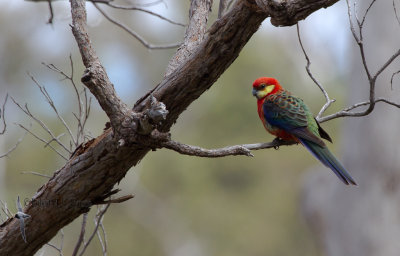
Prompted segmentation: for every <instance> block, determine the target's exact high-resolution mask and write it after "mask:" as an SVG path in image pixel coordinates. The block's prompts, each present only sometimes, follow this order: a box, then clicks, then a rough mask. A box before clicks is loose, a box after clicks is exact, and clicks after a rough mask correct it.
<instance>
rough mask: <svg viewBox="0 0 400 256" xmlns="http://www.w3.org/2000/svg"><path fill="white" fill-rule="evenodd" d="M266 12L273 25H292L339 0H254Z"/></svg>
mask: <svg viewBox="0 0 400 256" xmlns="http://www.w3.org/2000/svg"><path fill="white" fill-rule="evenodd" d="M255 1H256V2H257V5H258V6H259V7H260V8H261V9H263V11H264V12H266V13H268V14H269V16H270V17H271V23H272V25H274V26H277V27H278V26H292V25H294V24H296V23H297V22H298V21H299V20H303V19H305V18H306V17H308V15H310V14H311V13H313V12H315V11H316V10H318V9H321V8H328V7H329V6H331V5H333V4H334V3H336V2H338V1H339V0H307V1H304V0H285V1H282V0H255Z"/></svg>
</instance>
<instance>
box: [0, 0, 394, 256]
mask: <svg viewBox="0 0 400 256" xmlns="http://www.w3.org/2000/svg"><path fill="white" fill-rule="evenodd" d="M0 2H1V3H2V5H1V6H2V7H3V8H1V10H0V31H1V32H0V59H1V62H0V101H1V102H3V100H4V98H5V97H6V94H7V93H8V95H9V96H10V97H13V98H14V99H15V101H17V102H19V103H20V104H21V105H24V104H25V103H26V104H27V105H28V107H29V109H30V110H31V112H32V113H33V114H34V115H35V116H36V117H38V118H40V119H41V120H42V121H43V122H45V123H46V125H48V127H49V128H50V129H51V130H52V131H53V133H54V134H55V135H56V136H58V135H60V134H63V133H65V135H64V136H62V137H61V140H62V141H63V142H65V143H66V144H69V137H68V133H67V131H66V130H65V128H64V126H63V125H62V124H61V123H60V122H59V120H58V119H57V116H56V114H55V113H54V112H53V111H52V110H51V108H50V107H49V105H48V104H47V102H46V101H45V99H44V97H43V95H42V94H41V93H40V91H39V90H38V88H37V87H36V86H35V84H34V82H33V81H32V80H31V78H30V77H29V76H28V74H27V73H30V74H31V75H32V76H34V77H35V78H36V80H37V81H38V82H39V83H40V84H41V85H42V86H45V87H46V89H47V91H48V92H49V94H50V95H51V96H52V98H53V100H54V102H55V104H56V106H57V108H58V110H59V112H60V114H61V115H62V116H63V117H64V118H65V119H66V121H67V122H68V123H69V124H70V125H71V127H72V129H73V130H74V131H75V130H76V125H77V124H76V120H75V118H74V116H73V114H72V113H73V112H77V104H76V103H77V102H76V98H75V96H74V95H75V92H74V89H73V88H72V87H71V85H70V84H69V83H68V81H65V80H62V77H61V76H60V75H59V74H57V73H55V72H53V71H51V70H49V69H48V68H47V67H45V66H44V65H43V64H42V62H44V63H47V64H54V65H55V66H57V67H58V68H59V69H61V70H63V71H64V72H65V73H68V74H69V73H70V72H71V66H70V61H69V56H70V55H71V56H72V60H73V63H74V72H75V80H76V82H77V83H78V84H79V80H80V77H81V75H82V73H83V70H84V68H83V66H82V63H81V59H80V55H79V52H78V50H77V46H76V43H75V41H74V39H73V36H72V34H71V31H70V27H69V24H70V23H71V15H70V9H69V3H68V2H67V1H56V2H54V3H53V8H54V15H55V16H54V20H53V24H46V22H47V21H48V19H49V16H50V13H49V9H48V4H47V3H46V2H40V3H34V2H28V1H5V0H0ZM214 2H215V3H214V5H213V12H212V14H211V17H210V21H209V24H212V22H213V21H215V20H216V13H217V11H218V1H214ZM117 3H118V2H117ZM121 3H122V4H126V3H128V2H121ZM136 3H139V2H136ZM140 3H145V2H144V1H142V2H140ZM368 4H369V3H367V2H365V3H362V4H361V6H359V7H357V9H358V11H359V13H360V14H359V15H360V16H361V15H362V14H363V13H364V12H365V10H366V8H367V7H368ZM393 4H395V5H397V6H400V2H399V1H394V2H392V1H380V2H378V3H376V4H375V6H374V7H373V8H372V9H371V11H370V14H369V16H368V17H367V21H366V22H365V25H364V26H365V31H364V40H365V44H366V45H365V47H366V52H367V62H368V65H369V66H370V68H371V71H372V73H375V72H376V70H378V69H379V68H380V67H381V66H382V64H383V63H384V62H386V60H387V59H388V58H389V57H390V56H391V55H392V54H393V53H394V52H395V51H396V50H397V47H398V46H399V45H400V44H399V42H400V22H398V20H396V16H395V12H394V10H393ZM101 7H102V9H103V10H106V11H107V13H109V14H110V15H112V16H113V17H115V18H118V20H120V21H121V22H123V23H124V24H126V25H129V27H131V28H132V29H133V30H134V31H136V32H137V33H139V34H140V35H142V36H143V37H144V38H146V40H147V41H148V42H150V43H152V44H168V43H175V42H179V41H180V40H181V39H182V37H183V35H184V28H183V27H180V26H176V25H172V24H170V23H167V22H165V21H163V20H160V19H158V18H156V17H153V16H150V15H148V14H145V13H142V12H137V11H118V10H113V9H110V8H107V7H104V6H101ZM147 8H148V9H149V10H152V11H154V12H157V13H159V14H162V15H164V16H166V17H168V18H170V19H172V20H174V21H177V22H181V23H184V24H186V23H187V17H188V9H189V1H185V2H184V3H183V1H172V0H164V1H161V2H160V3H159V4H157V5H153V6H150V7H147ZM399 8H400V7H399ZM88 23H89V26H90V33H91V38H92V41H93V43H94V46H95V48H96V52H97V54H98V56H99V57H100V59H101V60H102V62H103V64H104V65H105V67H106V70H107V72H108V75H109V77H110V79H111V81H112V82H113V83H114V86H115V88H116V90H117V92H118V94H119V95H120V96H121V98H122V99H123V100H124V101H125V102H126V103H127V104H129V105H131V106H133V104H134V103H135V102H136V100H137V99H139V98H140V97H141V96H142V95H143V94H144V93H145V92H147V91H148V90H150V89H151V88H153V87H154V86H155V85H156V84H157V83H159V82H160V81H161V80H162V78H163V75H164V72H165V68H166V66H167V64H168V61H169V58H170V57H171V56H172V55H173V54H174V52H175V49H170V50H148V49H147V48H145V47H143V46H142V45H141V44H140V43H139V42H138V41H137V40H135V39H134V38H133V37H131V36H129V35H128V34H127V33H126V32H124V31H122V30H120V29H118V28H116V27H115V26H114V25H112V24H110V23H109V22H108V21H107V20H105V19H104V18H103V17H102V16H101V14H100V13H99V12H98V11H97V10H96V9H95V8H94V7H93V6H92V5H91V4H89V3H88ZM300 30H301V35H302V39H303V44H304V46H305V48H306V51H307V52H308V55H309V57H310V59H311V61H312V65H311V70H312V71H313V74H314V76H315V77H316V78H317V79H318V80H319V81H320V82H321V83H322V84H323V85H324V86H325V87H326V89H327V90H328V91H329V94H330V97H331V98H335V99H336V100H337V101H336V102H335V103H334V104H333V105H332V106H331V107H330V108H329V109H328V111H327V112H326V114H330V113H334V112H336V111H338V110H340V109H342V108H344V107H346V106H348V105H351V104H354V103H357V102H360V101H365V100H367V99H368V93H369V87H368V81H367V79H366V74H365V71H364V70H363V67H362V63H361V59H360V54H359V50H358V48H357V45H356V44H355V42H354V39H353V38H352V36H351V32H350V29H349V22H348V14H347V6H346V2H345V1H343V0H342V1H339V2H338V3H337V4H335V5H334V6H332V7H329V8H327V9H321V10H319V11H317V12H316V13H314V14H312V15H311V16H309V17H308V18H307V19H306V20H305V21H301V22H300ZM305 65H306V61H305V58H304V55H303V53H302V51H301V48H300V45H299V43H298V39H297V34H296V27H289V28H286V27H284V28H276V27H273V26H272V25H271V24H270V22H269V19H267V20H266V21H265V22H264V23H263V24H262V26H261V27H260V29H259V31H258V32H257V33H256V34H255V35H254V36H253V37H252V39H251V40H250V42H249V43H248V44H247V45H246V46H245V48H244V49H243V51H242V52H241V54H240V56H239V57H238V58H237V60H236V61H235V62H234V63H233V64H232V65H231V67H230V68H229V69H228V70H227V71H226V72H225V73H224V74H223V75H222V76H221V77H220V78H219V80H218V81H217V82H216V84H215V85H214V86H213V87H212V88H211V89H210V90H209V91H207V92H206V93H204V94H203V95H202V97H200V98H199V99H198V100H197V101H195V102H194V103H193V104H192V105H191V106H190V107H189V108H188V110H187V111H185V112H184V113H183V114H182V116H181V117H180V118H179V120H178V122H177V123H176V125H175V126H173V128H172V130H171V133H172V138H173V139H174V140H177V141H180V142H183V143H187V144H192V145H198V146H202V147H206V148H214V147H222V146H227V145H234V144H243V143H255V142H268V141H271V140H272V139H273V137H272V136H270V135H268V134H267V133H266V131H265V130H264V128H263V126H262V124H261V122H260V121H259V119H258V116H257V112H256V100H255V98H254V97H252V95H251V88H250V87H251V84H252V82H253V81H254V80H255V79H256V78H258V77H260V76H273V77H275V78H277V79H278V80H279V81H280V82H281V84H282V85H283V86H284V87H285V88H287V89H289V90H290V91H292V92H293V93H294V94H295V95H297V96H300V97H301V98H303V99H304V101H305V102H306V103H307V104H308V105H309V107H310V108H311V110H312V111H313V112H314V113H315V114H316V113H318V111H319V109H320V108H321V107H322V105H323V104H324V97H323V95H322V94H321V92H320V90H319V89H318V88H317V87H316V86H315V85H314V84H313V83H312V81H311V79H310V78H309V77H308V76H307V74H306V72H305V68H304V67H305ZM399 69H400V61H399V60H397V61H395V62H394V63H393V64H392V65H391V66H390V67H389V68H388V70H386V71H385V72H384V73H383V74H382V76H380V77H379V79H378V82H377V86H378V89H377V96H383V97H387V98H389V99H391V100H393V101H396V100H397V102H399V101H400V97H399V96H398V95H399V90H400V87H399V86H400V84H399V81H400V78H399V77H398V76H397V77H396V76H395V77H394V78H393V86H392V88H391V84H390V80H391V76H392V74H393V72H395V71H397V70H399ZM79 86H81V85H80V84H79ZM80 90H82V87H80ZM5 117H6V121H7V131H6V133H5V134H4V135H2V136H0V155H1V154H3V153H5V152H7V151H8V150H9V149H10V148H11V147H13V146H14V145H15V143H16V141H17V140H18V139H20V138H22V137H23V140H22V142H21V143H20V144H19V145H18V147H17V148H16V150H14V151H13V152H12V153H11V154H9V155H8V156H7V157H4V158H1V159H0V200H1V201H2V202H4V203H7V205H8V207H9V208H10V210H11V211H14V212H15V200H16V198H17V195H19V196H20V197H21V198H23V199H24V200H25V199H27V200H28V199H30V198H31V197H32V196H33V195H34V194H35V192H36V191H37V189H38V188H39V187H40V186H41V185H42V184H43V183H44V182H46V180H47V178H45V177H40V176H37V175H32V174H23V173H22V172H26V171H28V172H29V171H30V172H39V173H42V174H45V175H50V176H51V175H52V173H53V172H54V171H55V170H57V169H58V168H60V167H62V166H63V164H64V163H65V160H64V159H63V158H62V157H60V156H58V155H57V154H55V153H54V152H53V151H52V150H51V149H49V147H45V144H43V143H42V142H40V141H38V140H37V139H35V138H34V137H32V136H31V135H29V134H27V135H25V136H24V130H22V129H21V128H20V127H19V126H18V124H23V125H25V126H26V127H32V131H33V132H35V133H36V134H39V135H40V136H42V137H43V138H47V139H49V137H48V134H47V133H46V132H45V131H43V129H41V128H40V127H39V126H38V125H37V124H35V122H34V121H32V120H31V119H29V118H28V117H27V116H26V115H25V114H24V113H23V112H22V111H21V110H19V109H18V107H17V106H16V105H15V104H14V103H13V102H12V101H11V100H9V101H8V103H7V105H6V111H5ZM106 121H107V118H106V116H105V114H104V113H103V112H102V111H101V109H100V107H99V105H98V104H97V102H96V101H95V100H94V99H93V101H92V107H91V114H90V118H89V121H88V125H87V128H86V129H87V134H88V135H89V136H93V137H96V136H98V135H100V134H101V132H102V130H103V128H104V124H105V122H106ZM399 124H400V110H399V109H396V108H394V107H390V106H388V105H384V104H381V103H378V104H377V109H376V110H375V111H374V112H373V113H372V114H371V115H370V116H368V117H363V118H341V119H335V120H332V121H329V122H326V123H324V124H323V125H322V126H323V127H324V129H325V130H327V132H328V133H330V135H331V137H332V138H333V140H334V144H330V145H329V147H330V149H331V150H332V151H333V152H334V153H335V154H336V155H337V157H338V158H339V159H340V160H341V161H342V162H343V163H344V166H346V167H347V169H348V170H349V171H350V173H351V174H352V176H353V177H354V178H355V179H356V181H357V182H358V183H359V186H358V187H346V186H344V185H343V184H342V183H341V182H340V181H339V180H338V179H337V178H336V176H335V175H334V174H333V173H332V172H331V171H330V170H328V169H326V168H324V167H323V166H321V165H320V164H319V163H318V162H317V161H316V160H315V159H314V158H313V157H312V156H311V154H309V153H308V152H307V151H306V150H305V149H304V148H302V147H301V146H290V147H281V148H280V149H279V150H273V149H269V150H261V151H257V152H254V155H255V156H254V157H253V158H248V157H243V156H239V157H226V158H222V159H200V158H195V157H188V156H183V155H179V154H177V153H175V152H171V151H168V150H164V149H163V150H157V151H156V152H151V153H149V154H148V155H147V156H146V157H145V158H144V159H143V161H142V162H141V163H140V164H139V165H138V166H136V167H135V168H132V170H131V171H130V172H129V173H128V174H127V176H126V177H125V178H124V179H123V180H122V181H121V183H120V184H119V185H118V187H119V188H120V189H122V192H120V194H121V195H124V194H134V195H135V198H134V199H132V200H130V201H127V202H125V203H123V204H114V205H112V206H111V207H110V209H109V210H108V212H107V213H106V215H105V218H104V226H105V229H106V232H107V241H108V248H107V250H108V254H109V255H152V256H153V255H154V256H156V255H174V256H179V255H193V256H197V255H221V256H224V255H226V256H228V255H229V256H231V255H254V256H257V255H277V256H279V255H308V256H313V255H399V254H400V243H398V241H397V240H398V239H397V238H398V237H400V201H399V198H400V197H399V196H400V193H399V184H400V183H399V181H400V179H399V178H400V177H399V175H400V173H399V167H400V162H399V161H400V160H399V157H398V156H399V149H398V146H397V145H399V143H400V137H399V136H398V127H399ZM0 127H1V126H0ZM65 155H67V154H65ZM94 208H95V207H94ZM95 213H96V210H95V209H93V210H92V211H91V213H90V215H89V226H88V228H87V234H90V233H91V230H92V229H93V216H94V214H95ZM0 217H1V219H2V220H4V219H5V217H6V216H5V214H4V213H3V212H0ZM81 221H82V218H79V219H77V220H76V221H74V222H73V223H72V224H71V225H69V226H67V227H65V228H64V229H63V233H64V236H63V238H62V236H61V234H58V235H57V236H56V237H55V238H54V239H53V240H52V241H51V243H52V244H54V245H57V246H59V245H60V243H61V240H63V244H64V255H70V254H71V253H72V251H73V249H74V246H75V243H76V241H77V239H78V234H79V232H80V226H81ZM56 254H58V252H57V251H56V250H54V248H52V247H50V246H47V245H46V246H44V247H43V248H42V249H41V250H40V251H39V252H38V253H37V255H56ZM87 255H101V246H100V244H99V242H98V240H96V241H94V242H93V244H91V245H90V246H89V248H88V251H87Z"/></svg>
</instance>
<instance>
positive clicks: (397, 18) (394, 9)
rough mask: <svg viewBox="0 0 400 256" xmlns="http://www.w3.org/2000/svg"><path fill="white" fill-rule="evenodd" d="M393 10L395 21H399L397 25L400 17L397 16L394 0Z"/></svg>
mask: <svg viewBox="0 0 400 256" xmlns="http://www.w3.org/2000/svg"><path fill="white" fill-rule="evenodd" d="M393 11H394V15H395V16H396V20H397V23H399V25H400V18H399V15H398V14H397V9H396V4H395V3H394V0H393Z"/></svg>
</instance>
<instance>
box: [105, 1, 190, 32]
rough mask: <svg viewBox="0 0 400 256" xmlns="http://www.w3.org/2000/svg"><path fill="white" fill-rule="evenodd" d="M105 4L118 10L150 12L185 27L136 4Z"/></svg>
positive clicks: (183, 25)
mask: <svg viewBox="0 0 400 256" xmlns="http://www.w3.org/2000/svg"><path fill="white" fill-rule="evenodd" d="M106 5H107V6H110V7H112V8H115V9H120V10H129V11H141V12H145V13H148V14H150V15H152V16H155V17H157V18H160V19H162V20H165V21H167V22H169V23H171V24H174V25H178V26H182V27H186V25H185V24H183V23H180V22H176V21H173V20H170V19H168V18H166V17H164V16H162V15H160V14H158V13H155V12H152V11H149V10H146V9H143V8H140V7H138V6H137V5H134V6H123V5H118V4H114V3H112V2H108V3H106Z"/></svg>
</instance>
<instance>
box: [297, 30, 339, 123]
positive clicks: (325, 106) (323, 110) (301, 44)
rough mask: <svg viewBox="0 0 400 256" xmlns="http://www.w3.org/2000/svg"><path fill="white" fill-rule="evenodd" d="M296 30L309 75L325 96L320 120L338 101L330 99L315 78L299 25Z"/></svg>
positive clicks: (319, 115)
mask: <svg viewBox="0 0 400 256" xmlns="http://www.w3.org/2000/svg"><path fill="white" fill-rule="evenodd" d="M296 28H297V38H298V39H299V43H300V47H301V49H302V50H303V54H304V56H305V58H306V61H307V65H306V70H307V74H308V76H309V77H310V78H311V80H313V82H314V83H315V84H316V85H317V86H318V88H319V89H320V90H321V92H322V94H324V97H325V100H326V102H325V104H324V105H323V106H322V108H321V110H320V111H319V113H318V115H317V116H316V118H317V119H319V118H321V116H322V114H323V113H324V112H325V110H327V109H328V108H329V106H330V105H331V104H332V103H333V102H335V101H336V100H335V99H330V98H329V95H328V92H327V91H326V90H325V88H324V87H323V86H322V84H321V83H320V82H318V80H317V79H316V78H314V76H313V74H312V72H311V70H310V65H311V61H310V58H309V57H308V55H307V52H306V50H305V49H304V47H303V43H302V42H301V37H300V27H299V23H297V24H296Z"/></svg>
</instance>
